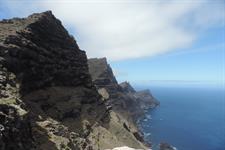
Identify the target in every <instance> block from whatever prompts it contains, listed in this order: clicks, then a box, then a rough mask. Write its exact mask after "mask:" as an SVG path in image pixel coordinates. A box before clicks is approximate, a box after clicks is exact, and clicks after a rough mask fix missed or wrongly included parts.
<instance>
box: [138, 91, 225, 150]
mask: <svg viewBox="0 0 225 150" xmlns="http://www.w3.org/2000/svg"><path fill="white" fill-rule="evenodd" d="M150 89H151V92H152V94H153V95H154V96H155V97H156V98H157V99H158V100H159V101H160V102H161V104H160V107H158V108H156V109H153V110H149V111H148V112H147V118H145V119H142V120H141V123H140V125H141V128H142V130H143V132H144V133H145V136H146V140H149V141H151V142H152V143H153V150H155V149H157V148H156V147H157V145H158V143H160V142H168V143H170V144H171V145H173V146H175V147H176V148H177V149H178V150H225V94H224V93H225V91H224V89H222V88H191V87H188V88H184V87H183V88H180V87H179V88H178V87H170V88H169V87H167V88H166V87H164V88H163V87H158V88H154V87H150ZM150 115H151V117H149V116H150Z"/></svg>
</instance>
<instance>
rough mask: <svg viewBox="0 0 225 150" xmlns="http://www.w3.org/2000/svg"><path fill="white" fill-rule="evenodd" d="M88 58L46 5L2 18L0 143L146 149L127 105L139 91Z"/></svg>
mask: <svg viewBox="0 0 225 150" xmlns="http://www.w3.org/2000/svg"><path fill="white" fill-rule="evenodd" d="M88 64H89V66H88ZM91 64H95V66H90V61H88V60H87V57H86V54H85V52H84V51H82V50H80V48H79V46H78V45H77V43H76V41H75V39H74V38H73V37H72V36H70V35H69V33H68V32H67V30H66V29H65V28H64V27H63V25H62V23H61V22H60V21H59V20H58V19H57V18H55V16H54V15H53V14H52V13H51V11H47V12H44V13H36V14H32V15H30V16H28V17H27V18H13V19H7V20H6V19H4V20H2V21H0V149H1V150H57V149H58V150H64V149H65V150H104V149H113V148H115V147H121V146H124V145H126V146H129V147H133V148H139V149H147V147H146V145H145V144H144V141H143V138H142V136H141V134H140V133H139V132H138V129H137V128H136V125H135V121H134V120H135V117H133V116H134V113H139V112H137V111H135V112H134V113H133V114H132V111H131V109H132V107H134V110H138V109H137V108H135V104H136V102H134V103H133V98H134V97H135V94H137V93H136V92H135V94H133V95H132V96H131V95H130V96H129V95H128V94H126V92H127V91H124V87H123V86H122V85H119V84H118V83H117V81H116V79H115V77H114V75H113V73H112V70H111V68H110V67H109V65H106V64H107V62H106V59H104V61H98V60H96V63H91ZM99 68H101V69H100V71H99ZM102 71H103V72H102ZM93 72H95V73H94V74H93ZM129 101H132V103H131V104H130V105H129V107H128V102H129ZM135 101H137V99H135ZM122 108H123V109H122ZM126 109H127V110H126ZM140 113H143V112H140Z"/></svg>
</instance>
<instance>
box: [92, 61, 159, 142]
mask: <svg viewBox="0 0 225 150" xmlns="http://www.w3.org/2000/svg"><path fill="white" fill-rule="evenodd" d="M88 65H89V72H90V74H91V77H92V80H93V83H94V85H95V86H96V88H97V89H98V92H99V94H100V95H102V96H103V97H104V100H105V101H106V102H105V103H106V104H107V105H109V106H112V110H113V112H115V113H116V114H117V116H118V118H120V120H123V122H124V123H123V126H124V127H125V128H126V129H127V130H128V131H129V132H131V133H132V134H133V135H134V136H135V138H136V139H137V140H138V141H140V142H144V139H143V136H142V133H140V132H139V130H138V128H137V120H138V118H140V117H142V116H143V115H144V113H145V110H147V109H149V108H152V107H155V106H157V105H158V104H159V102H158V101H157V100H156V99H155V98H154V97H153V96H152V95H151V93H150V92H149V91H147V90H145V91H140V92H136V91H135V90H134V88H133V87H132V86H131V85H130V84H129V83H128V82H123V83H121V84H118V83H117V81H116V79H115V76H114V74H113V71H112V69H111V67H110V65H109V64H108V63H107V61H106V58H99V59H98V58H92V59H89V60H88Z"/></svg>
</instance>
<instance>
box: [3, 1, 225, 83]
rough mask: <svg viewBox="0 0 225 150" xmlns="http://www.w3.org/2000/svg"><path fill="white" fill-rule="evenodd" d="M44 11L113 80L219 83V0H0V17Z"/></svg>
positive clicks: (223, 40) (222, 12)
mask: <svg viewBox="0 0 225 150" xmlns="http://www.w3.org/2000/svg"><path fill="white" fill-rule="evenodd" d="M46 10H52V11H53V13H54V15H55V16H56V17H57V18H59V19H60V20H61V21H62V23H63V24H64V25H65V26H66V28H67V29H68V30H69V32H70V34H72V35H73V36H74V37H75V39H76V40H77V42H78V44H79V46H80V48H81V49H83V50H85V51H86V52H87V55H88V57H107V59H108V61H109V63H110V65H111V66H112V68H113V71H114V73H115V75H116V77H117V79H118V81H119V82H122V81H124V80H127V81H130V82H131V83H132V84H145V85H148V84H155V85H157V84H160V85H171V84H174V83H175V84H176V83H178V84H180V83H181V84H183V83H185V84H193V85H196V84H207V85H214V84H221V83H224V77H225V73H224V68H225V65H224V64H225V58H224V57H225V54H224V53H225V37H224V35H225V2H224V1H223V0H214V1H209V0H197V1H196V0H195V1H194V0H181V1H178V0H171V1H165V0H159V1H155V0H114V1H112V0H104V1H103V0H93V1H88V0H83V1H80V0H65V1H60V0H34V1H32V2H31V1H28V0H7V1H6V0H0V19H3V18H12V17H26V16H28V15H30V14H31V13H34V12H42V11H46Z"/></svg>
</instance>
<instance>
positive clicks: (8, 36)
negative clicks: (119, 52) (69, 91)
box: [0, 12, 91, 93]
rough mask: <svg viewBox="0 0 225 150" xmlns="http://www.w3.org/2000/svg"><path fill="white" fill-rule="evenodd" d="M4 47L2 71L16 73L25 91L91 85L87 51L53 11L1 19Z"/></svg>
mask: <svg viewBox="0 0 225 150" xmlns="http://www.w3.org/2000/svg"><path fill="white" fill-rule="evenodd" d="M0 50H1V51H0V58H1V59H0V61H1V65H2V67H1V72H12V73H14V74H15V75H16V78H17V82H18V83H19V84H20V86H21V87H20V92H21V93H27V92H30V91H33V90H36V89H40V88H43V87H49V86H77V85H86V86H90V85H89V84H90V83H91V81H90V77H89V74H88V67H87V59H86V54H85V52H84V51H81V50H80V49H79V47H78V45H77V44H76V41H75V40H74V39H73V37H71V36H69V34H68V32H67V31H66V30H65V28H64V27H63V26H62V24H61V22H60V21H59V20H57V19H56V18H55V17H54V16H53V15H52V14H51V12H45V13H41V14H33V15H31V16H29V17H28V18H26V19H11V20H4V21H1V22H0ZM6 69H7V70H6Z"/></svg>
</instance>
